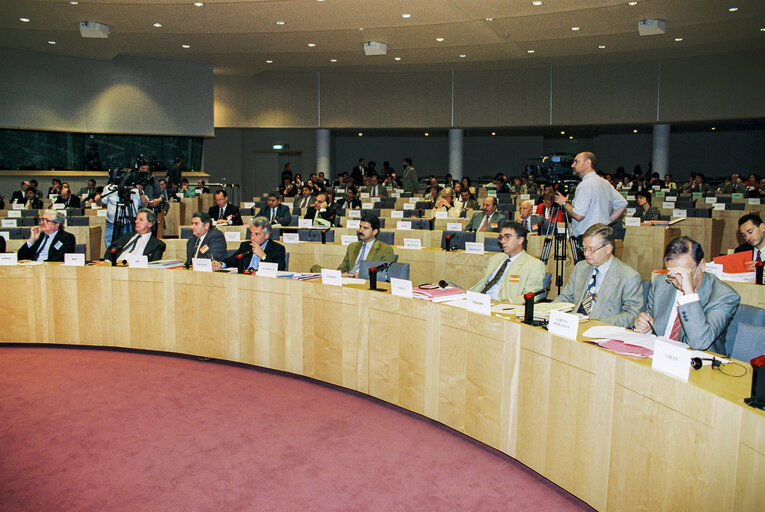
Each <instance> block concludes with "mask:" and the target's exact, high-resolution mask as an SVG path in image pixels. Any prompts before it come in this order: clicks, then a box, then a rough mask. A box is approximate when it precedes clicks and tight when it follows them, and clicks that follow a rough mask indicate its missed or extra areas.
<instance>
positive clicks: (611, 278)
mask: <svg viewBox="0 0 765 512" xmlns="http://www.w3.org/2000/svg"><path fill="white" fill-rule="evenodd" d="M582 248H583V250H584V261H580V262H579V263H577V264H576V266H575V267H574V271H573V272H572V273H571V277H570V278H569V280H568V282H567V283H566V286H565V287H564V288H563V290H562V291H561V293H560V295H558V296H557V297H556V298H555V299H554V300H553V302H571V303H573V304H574V312H575V313H580V314H583V315H587V316H589V317H590V318H593V319H595V320H600V321H601V322H604V323H607V324H612V325H618V326H621V327H632V323H633V322H634V321H635V317H636V316H637V315H638V313H640V308H642V307H643V283H642V281H641V279H640V274H638V273H637V272H636V271H635V270H634V269H632V268H630V267H629V266H627V265H625V264H624V263H622V262H621V261H620V260H619V259H618V258H616V257H615V256H614V255H613V253H614V230H613V229H611V228H610V227H608V226H606V225H605V224H594V225H592V226H590V227H589V228H587V231H585V232H584V234H583V235H582Z"/></svg>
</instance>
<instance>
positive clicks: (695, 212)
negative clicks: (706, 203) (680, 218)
mask: <svg viewBox="0 0 765 512" xmlns="http://www.w3.org/2000/svg"><path fill="white" fill-rule="evenodd" d="M686 213H687V214H688V217H700V218H703V219H711V218H712V210H711V209H709V208H689V209H688V210H687V211H686Z"/></svg>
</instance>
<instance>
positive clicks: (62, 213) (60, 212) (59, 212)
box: [58, 210, 68, 217]
mask: <svg viewBox="0 0 765 512" xmlns="http://www.w3.org/2000/svg"><path fill="white" fill-rule="evenodd" d="M58 214H59V215H63V216H64V217H66V216H67V215H68V214H67V212H66V210H58Z"/></svg>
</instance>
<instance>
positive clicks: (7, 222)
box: [0, 219, 18, 228]
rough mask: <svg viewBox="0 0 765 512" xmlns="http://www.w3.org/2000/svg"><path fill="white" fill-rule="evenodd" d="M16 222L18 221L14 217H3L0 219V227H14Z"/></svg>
mask: <svg viewBox="0 0 765 512" xmlns="http://www.w3.org/2000/svg"><path fill="white" fill-rule="evenodd" d="M16 222H18V221H17V220H16V219H3V220H2V221H0V225H1V226H0V227H4V228H15V227H16Z"/></svg>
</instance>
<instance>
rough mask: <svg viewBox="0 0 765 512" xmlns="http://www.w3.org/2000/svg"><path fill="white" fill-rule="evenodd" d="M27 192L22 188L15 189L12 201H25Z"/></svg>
mask: <svg viewBox="0 0 765 512" xmlns="http://www.w3.org/2000/svg"><path fill="white" fill-rule="evenodd" d="M25 198H26V194H25V193H24V192H23V191H21V190H14V191H13V195H11V202H12V203H16V202H19V203H22V202H25Z"/></svg>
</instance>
